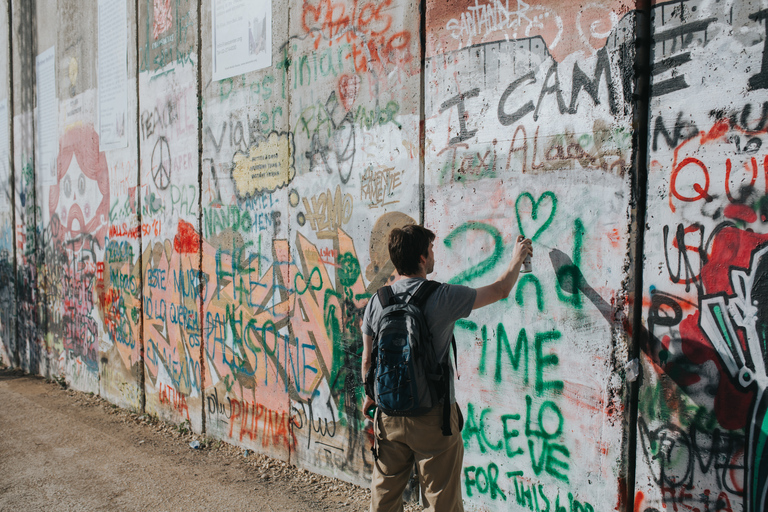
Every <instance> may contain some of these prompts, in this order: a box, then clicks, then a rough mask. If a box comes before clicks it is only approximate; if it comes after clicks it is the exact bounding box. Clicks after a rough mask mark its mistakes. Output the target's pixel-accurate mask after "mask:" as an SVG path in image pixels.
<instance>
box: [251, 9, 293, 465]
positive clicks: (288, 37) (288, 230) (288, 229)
mask: <svg viewBox="0 0 768 512" xmlns="http://www.w3.org/2000/svg"><path fill="white" fill-rule="evenodd" d="M292 12H293V7H292V4H291V3H290V2H289V3H288V12H287V14H286V18H287V20H286V23H287V30H286V32H287V34H286V42H285V54H284V56H285V60H284V65H285V77H286V80H287V84H286V90H287V91H288V93H287V96H286V98H285V101H286V104H287V106H288V130H289V131H290V130H291V112H292V108H291V99H292V98H293V95H292V94H291V85H292V84H291V81H292V80H291V68H290V60H291V58H290V57H289V53H290V51H291V45H290V42H291V13H292ZM273 20H274V18H273ZM273 24H274V21H273ZM274 37H275V36H274V32H273V33H272V39H273V40H274ZM290 147H291V148H292V149H293V150H294V151H295V149H296V142H295V140H294V142H293V144H291V146H290ZM294 161H295V157H294ZM290 208H291V207H290V202H289V204H288V205H286V210H287V213H288V221H287V223H288V225H287V226H286V234H287V238H288V240H287V242H288V244H287V245H288V261H286V262H285V263H283V264H285V265H288V278H289V279H290V277H291V275H290V272H291V258H292V254H293V250H292V249H291V223H292V222H293V217H292V216H291V212H290ZM259 252H261V244H259ZM275 254H276V251H275V244H274V243H273V244H272V255H273V261H274V262H278V260H277V258H275V257H274V256H275ZM259 257H261V254H259ZM259 261H261V260H259ZM278 264H280V263H278ZM286 284H287V283H286ZM289 332H290V330H289ZM292 410H293V407H292V404H291V396H290V395H288V411H292ZM291 425H293V422H291ZM295 449H296V447H295V446H294V447H293V448H291V446H290V445H289V447H288V463H289V464H294V465H298V464H296V462H293V459H294V450H295ZM296 460H298V457H296Z"/></svg>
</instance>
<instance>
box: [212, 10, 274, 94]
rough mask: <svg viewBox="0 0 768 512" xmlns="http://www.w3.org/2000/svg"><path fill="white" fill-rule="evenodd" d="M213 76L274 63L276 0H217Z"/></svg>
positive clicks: (245, 70)
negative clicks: (273, 6) (273, 20)
mask: <svg viewBox="0 0 768 512" xmlns="http://www.w3.org/2000/svg"><path fill="white" fill-rule="evenodd" d="M211 9H212V13H211V14H212V16H211V18H212V23H213V44H212V45H211V48H212V52H213V79H214V80H223V79H225V78H229V77H232V76H236V75H242V74H244V73H249V72H251V71H255V70H257V69H263V68H267V67H269V66H271V65H272V0H248V1H246V0H213V2H212V5H211Z"/></svg>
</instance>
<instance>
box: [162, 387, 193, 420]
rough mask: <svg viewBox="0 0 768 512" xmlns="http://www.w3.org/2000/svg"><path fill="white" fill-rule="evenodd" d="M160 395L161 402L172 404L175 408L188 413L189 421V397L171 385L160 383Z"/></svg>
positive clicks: (182, 412) (185, 413)
mask: <svg viewBox="0 0 768 512" xmlns="http://www.w3.org/2000/svg"><path fill="white" fill-rule="evenodd" d="M158 396H159V398H160V403H161V404H163V405H170V406H172V407H173V408H174V410H176V411H178V412H179V413H181V414H182V415H186V416H187V421H189V406H187V398H186V397H185V396H184V395H182V394H181V393H179V392H178V391H176V390H175V389H173V388H172V387H170V386H166V385H165V384H160V388H159V393H158Z"/></svg>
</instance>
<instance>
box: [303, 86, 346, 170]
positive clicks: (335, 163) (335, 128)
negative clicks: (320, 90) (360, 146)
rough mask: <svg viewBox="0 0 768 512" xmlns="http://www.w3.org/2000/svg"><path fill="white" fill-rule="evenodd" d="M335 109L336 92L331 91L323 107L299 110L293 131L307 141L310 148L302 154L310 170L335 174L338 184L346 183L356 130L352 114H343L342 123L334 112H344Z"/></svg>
mask: <svg viewBox="0 0 768 512" xmlns="http://www.w3.org/2000/svg"><path fill="white" fill-rule="evenodd" d="M338 107H339V101H338V99H337V97H336V91H333V92H332V93H331V94H330V96H329V97H328V100H327V101H326V102H325V104H318V105H312V106H309V107H307V108H305V109H303V110H302V112H301V114H300V116H299V121H298V123H297V124H296V130H295V131H298V132H299V133H300V134H303V135H305V136H306V137H308V138H309V139H310V145H309V149H308V150H307V151H306V152H305V153H304V156H305V157H306V158H307V160H309V163H310V170H315V169H318V168H319V169H320V170H324V171H325V172H327V173H328V174H333V173H334V171H336V172H338V173H339V177H340V178H341V182H342V183H344V184H346V183H348V182H349V178H350V176H351V174H352V168H353V166H354V163H355V152H356V148H357V147H356V135H355V134H356V130H355V125H354V118H353V116H352V113H351V112H346V113H344V115H343V117H342V118H341V120H337V118H336V116H335V114H336V111H337V109H338V110H339V111H340V113H343V112H341V110H342V109H343V107H342V109H339V108H338Z"/></svg>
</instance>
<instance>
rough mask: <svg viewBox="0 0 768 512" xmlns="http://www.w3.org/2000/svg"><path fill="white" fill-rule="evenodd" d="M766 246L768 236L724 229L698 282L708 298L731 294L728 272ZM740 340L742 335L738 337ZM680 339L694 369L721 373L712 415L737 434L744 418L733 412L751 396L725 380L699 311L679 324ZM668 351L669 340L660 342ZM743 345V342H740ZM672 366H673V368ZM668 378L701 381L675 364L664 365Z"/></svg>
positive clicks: (742, 408) (743, 407)
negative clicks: (711, 366)
mask: <svg viewBox="0 0 768 512" xmlns="http://www.w3.org/2000/svg"><path fill="white" fill-rule="evenodd" d="M765 242H768V235H761V234H758V233H753V232H751V231H743V230H741V229H737V228H733V227H726V228H724V229H723V230H722V231H720V232H719V233H718V234H717V235H716V236H715V239H714V240H713V243H712V249H711V255H710V256H709V258H708V260H707V262H706V264H705V265H704V266H703V267H702V269H701V282H702V285H703V287H704V290H706V292H707V294H717V293H725V294H727V295H732V294H733V293H734V291H733V289H732V287H731V280H730V271H731V268H732V267H739V268H748V267H749V264H750V258H751V256H752V252H753V251H754V250H755V248H756V247H758V246H759V245H760V244H762V243H765ZM739 336H740V337H741V336H742V335H741V333H739ZM680 338H681V340H682V350H683V353H684V354H685V356H686V358H687V359H688V361H689V362H690V363H692V364H693V365H697V366H700V365H703V364H705V363H707V362H708V361H713V362H714V363H715V364H716V365H717V367H718V368H719V369H720V374H721V376H722V377H721V379H720V383H719V385H718V387H717V392H716V395H715V404H714V405H715V406H714V410H715V415H716V416H717V420H718V422H719V423H720V425H721V426H722V427H723V428H726V429H729V430H737V429H741V428H744V427H745V426H746V422H747V418H746V416H744V415H739V414H733V411H746V410H748V409H749V407H750V404H751V403H752V401H753V394H752V393H751V392H744V391H742V390H741V389H740V388H738V387H736V385H735V384H734V383H733V382H732V381H731V380H730V379H729V378H727V377H726V375H727V372H726V371H725V370H724V369H723V368H722V365H721V363H720V361H719V358H718V356H717V353H716V351H715V349H714V347H713V346H712V344H711V343H710V342H709V340H708V339H707V337H706V336H705V335H704V333H703V332H702V331H701V329H700V327H699V313H698V311H697V312H695V313H693V314H691V315H688V316H687V317H686V318H684V319H683V320H682V322H680ZM662 342H663V343H664V344H665V345H666V346H667V347H668V343H669V341H668V340H663V341H662ZM741 343H742V345H745V340H744V339H741ZM671 366H675V367H674V368H672V367H671ZM664 371H665V372H666V373H667V374H672V375H675V376H676V377H675V381H676V382H678V383H680V385H682V386H686V385H690V384H693V383H695V382H697V381H698V380H699V379H700V377H699V376H698V375H695V374H693V373H690V372H688V371H687V370H686V369H685V368H683V367H682V366H680V367H677V365H674V363H670V364H668V365H666V367H665V370H664Z"/></svg>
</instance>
